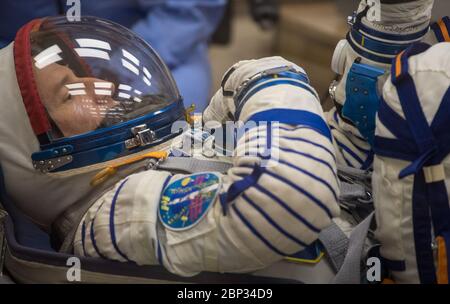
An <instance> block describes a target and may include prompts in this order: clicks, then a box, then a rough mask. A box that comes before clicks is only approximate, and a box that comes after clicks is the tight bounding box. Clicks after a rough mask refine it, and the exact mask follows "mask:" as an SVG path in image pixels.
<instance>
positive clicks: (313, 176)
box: [278, 159, 338, 201]
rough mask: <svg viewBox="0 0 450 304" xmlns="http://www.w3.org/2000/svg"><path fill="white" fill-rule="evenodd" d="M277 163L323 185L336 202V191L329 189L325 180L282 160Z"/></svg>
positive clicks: (329, 186)
mask: <svg viewBox="0 0 450 304" xmlns="http://www.w3.org/2000/svg"><path fill="white" fill-rule="evenodd" d="M278 162H279V163H280V164H283V165H286V166H288V167H290V168H292V169H294V170H297V171H299V172H301V173H303V174H305V175H307V176H309V177H311V178H312V179H314V180H316V181H317V182H318V183H320V184H322V185H324V186H325V187H327V188H328V189H329V190H330V191H331V194H332V195H333V197H334V199H335V200H336V201H338V195H337V194H336V191H334V189H333V187H331V185H330V184H329V183H328V182H327V181H326V180H324V179H323V178H320V177H318V176H317V175H315V174H313V173H311V172H309V171H307V170H305V169H302V168H300V167H298V166H296V165H294V164H291V163H290V162H287V161H284V160H282V159H280V160H278Z"/></svg>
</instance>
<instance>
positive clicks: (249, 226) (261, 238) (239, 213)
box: [231, 205, 288, 256]
mask: <svg viewBox="0 0 450 304" xmlns="http://www.w3.org/2000/svg"><path fill="white" fill-rule="evenodd" d="M231 208H232V209H233V211H234V212H235V213H236V215H237V216H238V217H239V219H240V220H241V221H242V222H243V223H244V225H245V226H247V228H248V229H249V230H250V232H251V233H253V234H254V235H255V236H256V237H257V238H258V239H259V240H260V241H261V242H263V243H264V244H265V245H266V246H267V247H269V248H270V249H271V250H272V251H273V252H275V253H276V254H278V255H281V256H287V255H288V254H287V253H284V252H281V251H280V250H278V249H277V248H276V247H275V246H274V245H273V244H272V243H270V242H269V241H268V240H267V239H266V238H265V237H264V236H263V235H262V234H261V233H259V231H258V230H257V229H256V228H255V227H254V226H253V225H252V224H251V223H250V221H249V220H247V219H246V218H245V216H244V215H243V214H242V213H241V212H240V211H239V209H238V208H237V207H236V205H232V206H231Z"/></svg>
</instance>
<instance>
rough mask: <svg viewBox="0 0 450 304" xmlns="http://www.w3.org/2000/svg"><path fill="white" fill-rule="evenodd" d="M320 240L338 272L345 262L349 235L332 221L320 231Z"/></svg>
mask: <svg viewBox="0 0 450 304" xmlns="http://www.w3.org/2000/svg"><path fill="white" fill-rule="evenodd" d="M319 241H320V242H321V243H322V245H323V247H324V249H325V252H326V253H327V257H328V258H329V261H330V262H331V265H332V266H333V269H334V271H335V272H338V271H339V269H341V267H342V264H343V263H344V259H345V255H346V253H347V250H348V243H349V239H348V237H347V236H346V235H345V233H344V232H343V231H342V230H341V228H339V226H338V225H336V223H335V222H334V221H332V222H331V225H330V226H328V227H327V228H325V229H323V230H322V231H321V232H320V234H319Z"/></svg>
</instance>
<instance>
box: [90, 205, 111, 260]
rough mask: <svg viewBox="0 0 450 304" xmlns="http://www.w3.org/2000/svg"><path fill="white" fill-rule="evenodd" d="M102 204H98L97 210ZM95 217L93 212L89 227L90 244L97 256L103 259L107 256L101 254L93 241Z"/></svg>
mask: <svg viewBox="0 0 450 304" xmlns="http://www.w3.org/2000/svg"><path fill="white" fill-rule="evenodd" d="M102 206H103V204H101V205H100V207H99V208H98V210H100V208H101V207H102ZM98 210H97V212H98ZM96 217H97V214H95V217H94V218H93V219H92V222H91V229H90V234H91V235H90V237H91V243H92V246H93V247H94V250H95V252H96V253H97V254H98V256H99V257H101V258H103V259H105V260H107V258H106V257H105V256H104V255H103V254H101V253H100V250H99V249H98V247H97V242H96V241H95V231H94V223H95V218H96Z"/></svg>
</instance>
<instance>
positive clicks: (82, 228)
mask: <svg viewBox="0 0 450 304" xmlns="http://www.w3.org/2000/svg"><path fill="white" fill-rule="evenodd" d="M85 240H86V221H85V220H83V224H82V225H81V247H82V248H83V255H84V256H87V255H86V247H85Z"/></svg>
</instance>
